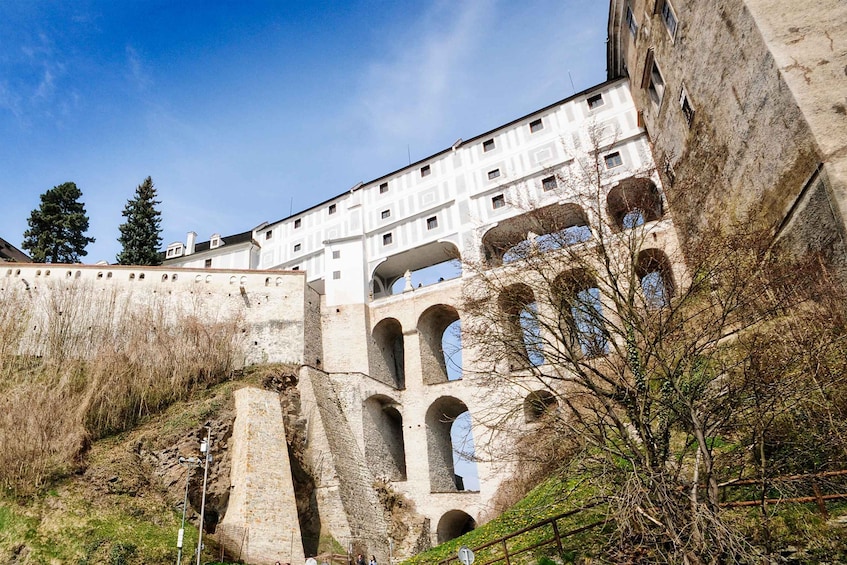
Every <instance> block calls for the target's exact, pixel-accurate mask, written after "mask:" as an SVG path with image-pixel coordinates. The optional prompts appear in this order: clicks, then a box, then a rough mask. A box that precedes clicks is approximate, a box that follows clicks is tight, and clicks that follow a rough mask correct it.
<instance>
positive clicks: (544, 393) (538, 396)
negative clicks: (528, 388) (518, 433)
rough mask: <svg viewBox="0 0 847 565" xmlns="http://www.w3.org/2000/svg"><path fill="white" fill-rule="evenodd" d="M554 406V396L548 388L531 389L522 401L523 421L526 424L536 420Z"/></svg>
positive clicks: (553, 408)
mask: <svg viewBox="0 0 847 565" xmlns="http://www.w3.org/2000/svg"><path fill="white" fill-rule="evenodd" d="M556 406H557V402H556V397H555V396H554V395H553V393H552V392H550V391H549V390H535V391H532V392H530V393H529V394H527V395H526V398H524V401H523V413H524V421H525V422H526V423H527V424H530V423H532V422H537V421H538V420H540V419H541V418H543V417H544V415H545V414H547V412H549V411H551V410H555V408H556Z"/></svg>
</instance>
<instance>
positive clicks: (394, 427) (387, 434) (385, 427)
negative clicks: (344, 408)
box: [362, 394, 406, 481]
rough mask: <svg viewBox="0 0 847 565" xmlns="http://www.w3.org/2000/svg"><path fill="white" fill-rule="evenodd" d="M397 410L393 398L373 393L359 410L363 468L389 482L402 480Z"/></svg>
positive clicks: (403, 454)
mask: <svg viewBox="0 0 847 565" xmlns="http://www.w3.org/2000/svg"><path fill="white" fill-rule="evenodd" d="M398 407H399V405H398V404H397V402H396V401H394V399H392V398H390V397H388V396H385V395H379V394H377V395H373V396H371V397H369V398H368V399H367V400H365V402H364V407H363V408H364V409H363V410H362V429H363V432H364V437H365V459H366V462H367V465H368V467H369V468H370V470H371V471H372V472H373V473H374V475H375V476H377V477H385V478H387V479H388V480H390V481H405V480H406V446H405V442H404V439H403V415H402V414H401V413H400V410H399V408H398Z"/></svg>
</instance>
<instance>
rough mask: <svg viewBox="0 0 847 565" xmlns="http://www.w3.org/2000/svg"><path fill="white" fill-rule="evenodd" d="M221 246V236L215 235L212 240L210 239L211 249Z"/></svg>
mask: <svg viewBox="0 0 847 565" xmlns="http://www.w3.org/2000/svg"><path fill="white" fill-rule="evenodd" d="M220 246H221V238H219V237H213V238H212V239H211V240H209V248H210V249H217V248H218V247H220Z"/></svg>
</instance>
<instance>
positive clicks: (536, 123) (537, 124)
mask: <svg viewBox="0 0 847 565" xmlns="http://www.w3.org/2000/svg"><path fill="white" fill-rule="evenodd" d="M543 129H544V122H542V121H541V118H538V119H537V120H533V121H531V122H529V133H535V132H537V131H541V130H543Z"/></svg>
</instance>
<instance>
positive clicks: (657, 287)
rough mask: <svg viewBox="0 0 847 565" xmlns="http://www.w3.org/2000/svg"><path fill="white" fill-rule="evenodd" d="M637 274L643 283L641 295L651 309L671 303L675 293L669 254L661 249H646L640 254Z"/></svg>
mask: <svg viewBox="0 0 847 565" xmlns="http://www.w3.org/2000/svg"><path fill="white" fill-rule="evenodd" d="M635 265H636V266H635V274H636V275H637V276H638V280H639V282H640V284H641V295H642V296H643V298H644V303H645V305H646V306H647V308H649V309H653V310H657V309H660V308H664V307H666V306H668V305H669V304H670V300H671V298H672V297H673V294H674V283H673V275H672V271H671V265H670V261H669V260H668V256H667V255H665V253H664V252H663V251H661V250H659V249H644V250H642V251H641V252H640V253H639V254H638V258H637V260H636V264H635Z"/></svg>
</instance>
